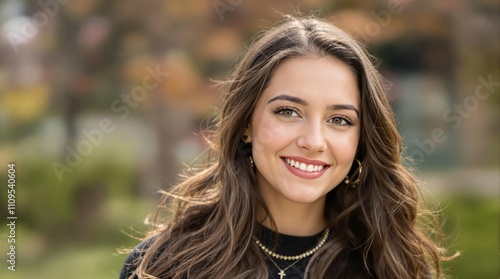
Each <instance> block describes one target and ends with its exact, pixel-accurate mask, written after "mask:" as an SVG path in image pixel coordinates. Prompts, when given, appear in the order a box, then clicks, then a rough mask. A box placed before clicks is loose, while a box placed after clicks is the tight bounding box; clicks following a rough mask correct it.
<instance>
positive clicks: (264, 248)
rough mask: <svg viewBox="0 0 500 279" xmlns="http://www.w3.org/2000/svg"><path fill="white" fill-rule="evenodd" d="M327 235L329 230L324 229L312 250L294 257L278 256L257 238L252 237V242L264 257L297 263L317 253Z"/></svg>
mask: <svg viewBox="0 0 500 279" xmlns="http://www.w3.org/2000/svg"><path fill="white" fill-rule="evenodd" d="M329 235H330V228H326V229H325V232H324V233H323V236H322V237H321V239H320V240H319V242H318V244H316V246H314V247H313V248H311V249H309V250H307V251H306V252H304V253H302V254H300V255H295V256H284V255H280V254H277V253H274V252H273V251H271V250H270V249H269V248H267V247H266V246H264V244H262V242H260V241H259V240H258V239H257V237H255V236H254V237H253V240H254V241H255V243H256V244H257V245H258V246H259V247H260V249H261V250H262V251H264V252H265V253H266V255H269V256H271V257H274V258H276V259H280V260H285V261H295V260H296V261H298V260H301V259H304V258H306V257H309V256H310V255H312V254H314V253H315V252H316V251H318V250H319V248H321V247H322V246H323V245H324V244H325V242H326V240H327V239H328V236H329ZM294 264H295V263H294Z"/></svg>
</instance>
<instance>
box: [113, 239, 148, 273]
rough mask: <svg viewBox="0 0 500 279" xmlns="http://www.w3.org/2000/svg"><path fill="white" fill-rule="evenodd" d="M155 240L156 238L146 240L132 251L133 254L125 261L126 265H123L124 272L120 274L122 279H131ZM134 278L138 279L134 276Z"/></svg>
mask: <svg viewBox="0 0 500 279" xmlns="http://www.w3.org/2000/svg"><path fill="white" fill-rule="evenodd" d="M155 239H156V237H151V238H148V239H146V240H144V241H143V242H141V243H140V244H139V245H137V246H136V247H135V248H134V250H132V252H130V254H129V255H128V257H127V259H126V260H125V263H124V264H123V268H122V271H121V272H120V279H128V278H130V276H131V275H132V274H133V273H134V271H135V270H136V269H137V267H138V266H139V264H140V263H141V260H142V258H143V257H144V254H146V252H147V250H148V249H149V247H150V246H151V244H152V243H153V242H154V240H155ZM133 278H138V277H137V276H134V277H133Z"/></svg>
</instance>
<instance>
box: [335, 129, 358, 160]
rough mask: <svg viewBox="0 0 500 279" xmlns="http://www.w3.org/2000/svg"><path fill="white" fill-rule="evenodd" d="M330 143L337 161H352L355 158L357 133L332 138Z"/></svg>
mask: <svg viewBox="0 0 500 279" xmlns="http://www.w3.org/2000/svg"><path fill="white" fill-rule="evenodd" d="M332 138H333V139H334V140H332V141H331V142H330V146H331V147H332V149H333V153H334V154H335V157H336V160H337V161H352V160H353V159H354V157H355V156H356V151H357V148H358V142H359V133H352V134H343V135H337V136H334V137H332Z"/></svg>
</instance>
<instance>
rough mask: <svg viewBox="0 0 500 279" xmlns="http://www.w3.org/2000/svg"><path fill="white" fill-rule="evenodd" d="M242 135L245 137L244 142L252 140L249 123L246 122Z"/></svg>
mask: <svg viewBox="0 0 500 279" xmlns="http://www.w3.org/2000/svg"><path fill="white" fill-rule="evenodd" d="M243 136H244V137H246V140H245V142H247V143H249V142H252V127H251V126H250V123H248V125H247V127H246V129H245V133H244V134H243Z"/></svg>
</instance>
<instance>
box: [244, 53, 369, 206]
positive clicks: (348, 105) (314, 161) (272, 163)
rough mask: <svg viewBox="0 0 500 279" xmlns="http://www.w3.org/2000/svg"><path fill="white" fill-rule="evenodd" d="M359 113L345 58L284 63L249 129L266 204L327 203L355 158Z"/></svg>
mask: <svg viewBox="0 0 500 279" xmlns="http://www.w3.org/2000/svg"><path fill="white" fill-rule="evenodd" d="M359 113H360V93H359V90H358V87H357V82H356V79H355V76H354V74H353V73H352V71H351V69H350V68H349V67H348V66H347V65H346V64H344V63H343V62H341V61H340V60H338V59H336V58H333V57H329V56H328V57H317V56H304V57H297V58H291V59H288V60H285V61H284V62H282V63H281V64H280V65H279V66H278V67H277V68H276V70H275V71H274V73H273V75H272V78H271V80H270V83H269V85H268V87H267V88H266V89H265V90H264V91H263V92H262V94H261V96H260V97H259V99H258V101H257V104H256V107H255V110H254V112H253V114H252V118H251V121H250V124H249V126H248V128H247V131H246V135H248V136H249V139H250V140H251V141H252V147H253V158H254V161H255V166H256V169H257V171H256V175H257V184H258V188H259V191H260V192H261V194H262V196H263V198H264V199H265V201H266V203H268V204H270V203H283V202H284V203H286V204H290V203H289V202H293V203H300V204H317V203H324V201H325V197H326V196H325V195H326V194H327V193H328V192H329V191H331V190H332V189H333V188H335V187H336V186H337V185H338V184H339V183H340V182H341V181H342V180H343V179H345V177H346V175H347V174H348V172H349V169H350V167H351V164H352V162H353V160H354V156H355V154H356V147H357V145H358V141H359V135H360V115H359Z"/></svg>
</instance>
